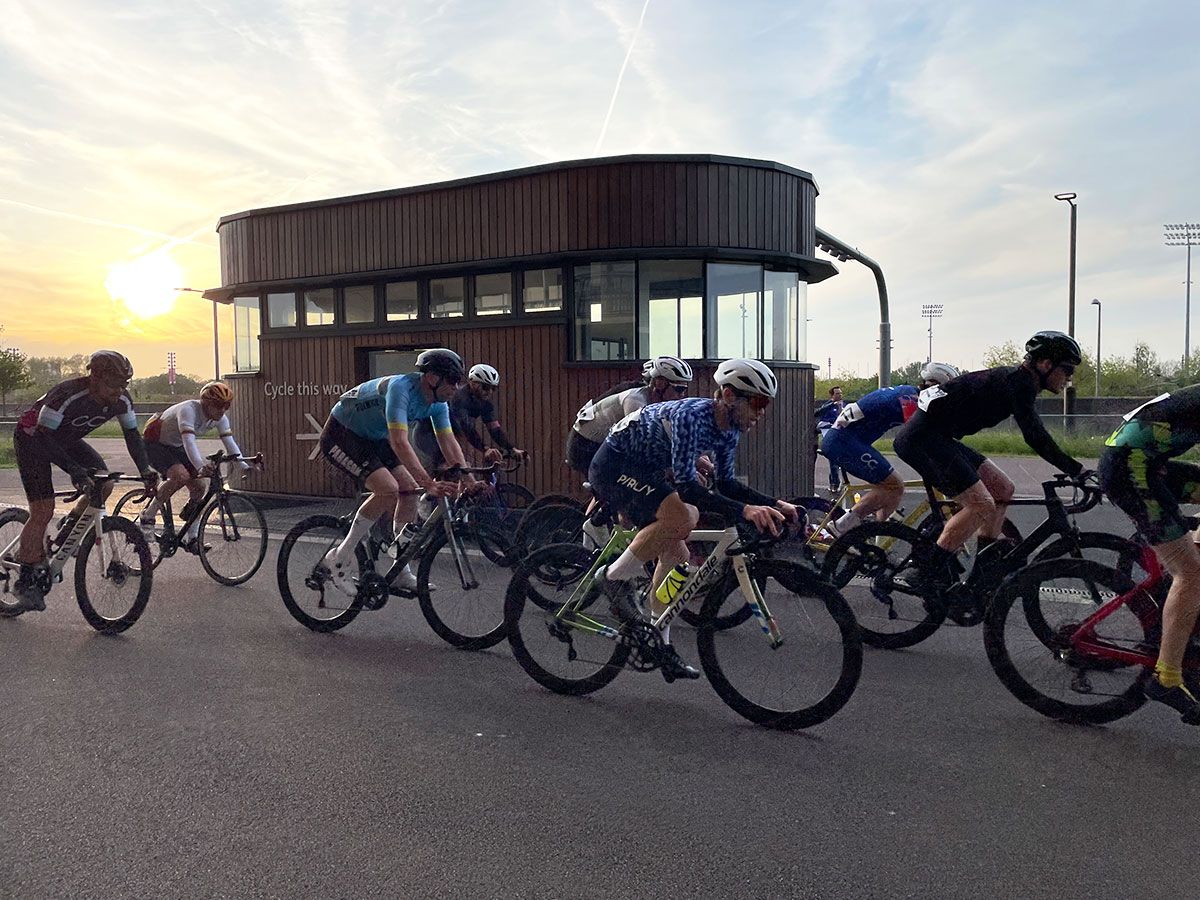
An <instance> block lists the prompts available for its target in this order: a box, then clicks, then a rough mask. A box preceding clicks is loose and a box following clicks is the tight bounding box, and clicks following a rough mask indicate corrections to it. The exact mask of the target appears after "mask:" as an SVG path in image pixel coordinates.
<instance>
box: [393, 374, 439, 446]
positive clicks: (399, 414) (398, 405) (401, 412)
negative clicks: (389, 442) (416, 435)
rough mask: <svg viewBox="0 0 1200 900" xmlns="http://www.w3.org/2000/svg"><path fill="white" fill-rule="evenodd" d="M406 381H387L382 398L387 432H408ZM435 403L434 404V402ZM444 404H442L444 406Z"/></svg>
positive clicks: (395, 379)
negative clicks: (385, 392)
mask: <svg viewBox="0 0 1200 900" xmlns="http://www.w3.org/2000/svg"><path fill="white" fill-rule="evenodd" d="M408 401H409V387H408V382H407V381H405V380H404V379H403V378H392V379H391V380H390V381H389V382H388V386H387V394H385V395H384V398H383V414H384V418H385V419H386V420H387V428H388V432H389V433H390V432H393V431H403V432H405V433H407V432H408V425H409V422H408ZM435 405H436V404H435ZM445 405H446V404H444V403H443V404H442V406H445Z"/></svg>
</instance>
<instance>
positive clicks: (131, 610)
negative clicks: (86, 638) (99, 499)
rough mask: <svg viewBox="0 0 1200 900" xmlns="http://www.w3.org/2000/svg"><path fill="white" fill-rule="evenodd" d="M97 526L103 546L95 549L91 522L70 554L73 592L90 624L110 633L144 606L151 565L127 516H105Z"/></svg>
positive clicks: (145, 547)
mask: <svg viewBox="0 0 1200 900" xmlns="http://www.w3.org/2000/svg"><path fill="white" fill-rule="evenodd" d="M98 527H99V528H100V529H101V530H102V534H101V537H100V539H101V540H102V541H103V543H104V552H103V553H101V552H100V551H99V550H98V549H97V543H96V541H97V538H96V528H93V529H92V530H91V531H90V532H88V534H87V536H86V537H85V538H84V539H83V542H82V543H81V544H80V546H79V551H78V553H77V555H76V557H75V598H76V600H77V601H78V603H79V610H80V612H82V613H83V617H84V619H86V620H87V623H88V624H89V625H91V626H92V627H93V628H95V629H96V630H97V631H103V632H106V633H108V634H115V633H117V632H119V631H124V630H125V629H126V628H128V627H129V626H130V625H132V624H133V623H134V622H136V621H137V620H138V618H139V617H140V616H141V614H142V611H143V610H144V609H145V608H146V603H147V602H148V601H149V600H150V590H151V587H152V584H153V578H154V566H153V563H152V562H151V558H150V547H149V545H148V544H147V543H146V538H145V537H144V536H143V535H142V532H141V530H140V529H139V528H138V527H137V526H136V525H134V524H133V523H132V522H130V521H129V520H128V519H120V518H109V517H105V518H102V519H101V520H100V521H99V523H98Z"/></svg>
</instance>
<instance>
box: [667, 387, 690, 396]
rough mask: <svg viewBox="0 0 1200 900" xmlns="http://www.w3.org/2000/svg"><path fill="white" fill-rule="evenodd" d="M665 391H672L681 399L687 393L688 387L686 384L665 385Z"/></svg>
mask: <svg viewBox="0 0 1200 900" xmlns="http://www.w3.org/2000/svg"><path fill="white" fill-rule="evenodd" d="M667 389H668V390H671V391H674V392H675V393H677V394H678V395H679V396H681V397H682V396H683V395H684V394H686V393H687V392H688V386H687V385H686V384H669V385H667Z"/></svg>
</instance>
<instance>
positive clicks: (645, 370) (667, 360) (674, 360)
mask: <svg viewBox="0 0 1200 900" xmlns="http://www.w3.org/2000/svg"><path fill="white" fill-rule="evenodd" d="M642 376H643V377H644V378H645V379H646V380H647V381H650V380H651V379H652V378H665V379H667V381H670V382H672V383H674V384H686V383H687V382H689V381H691V380H692V367H691V366H689V365H688V364H687V363H685V362H684V361H683V360H682V359H679V358H678V357H675V356H656V357H654V358H653V359H648V360H646V362H645V365H643V366H642Z"/></svg>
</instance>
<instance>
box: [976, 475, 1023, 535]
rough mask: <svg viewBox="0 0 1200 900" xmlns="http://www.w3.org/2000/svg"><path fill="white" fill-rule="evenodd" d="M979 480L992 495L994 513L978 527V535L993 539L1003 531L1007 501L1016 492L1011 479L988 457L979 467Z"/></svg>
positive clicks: (1006, 513)
mask: <svg viewBox="0 0 1200 900" xmlns="http://www.w3.org/2000/svg"><path fill="white" fill-rule="evenodd" d="M979 480H980V481H982V482H983V485H984V487H986V488H987V489H988V493H989V494H991V495H992V500H994V501H995V504H996V511H995V513H994V514H993V515H992V516H991V518H989V519H988V520H987V522H985V523H984V524H983V526H982V527H980V529H979V536H980V537H981V538H991V539H992V540H995V539H996V538H998V537H1000V535H1001V534H1003V533H1004V519H1005V517H1006V516H1007V515H1008V501H1009V500H1011V499H1012V498H1013V494H1014V493H1016V490H1017V488H1016V485H1014V484H1013V483H1012V479H1011V478H1009V477H1008V476H1007V475H1005V474H1004V473H1003V472H1002V471H1000V467H999V466H997V465H996V464H995V463H994V462H992V461H991V460H990V459H985V460H984V461H983V464H982V465H981V466H980V467H979Z"/></svg>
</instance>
